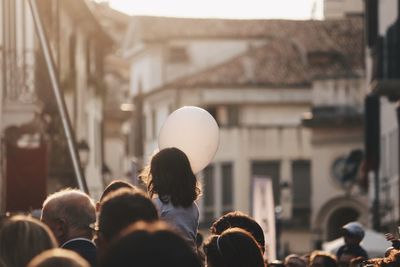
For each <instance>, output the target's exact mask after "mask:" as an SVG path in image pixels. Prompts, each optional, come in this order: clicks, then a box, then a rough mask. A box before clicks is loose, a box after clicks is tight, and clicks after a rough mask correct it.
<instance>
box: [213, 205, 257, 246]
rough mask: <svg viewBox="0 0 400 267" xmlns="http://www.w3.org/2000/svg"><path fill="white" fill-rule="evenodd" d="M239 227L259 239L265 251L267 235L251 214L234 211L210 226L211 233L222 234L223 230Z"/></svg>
mask: <svg viewBox="0 0 400 267" xmlns="http://www.w3.org/2000/svg"><path fill="white" fill-rule="evenodd" d="M232 227H238V228H241V229H244V230H246V231H247V232H249V233H250V234H251V235H252V236H253V237H254V239H255V240H256V241H257V243H258V245H259V246H260V248H261V251H262V252H263V253H264V252H265V237H264V232H263V229H262V228H261V226H260V225H259V224H258V223H257V222H256V221H255V220H254V219H253V218H251V217H250V216H248V215H246V214H244V213H242V212H240V211H232V212H229V213H227V214H225V215H224V216H222V217H220V218H219V219H218V220H216V221H215V222H214V223H213V225H212V226H211V228H210V231H211V234H214V235H220V234H222V232H223V231H225V230H227V229H229V228H232Z"/></svg>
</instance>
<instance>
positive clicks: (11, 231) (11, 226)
mask: <svg viewBox="0 0 400 267" xmlns="http://www.w3.org/2000/svg"><path fill="white" fill-rule="evenodd" d="M55 247H57V242H56V239H55V238H54V236H53V234H52V233H51V231H50V229H49V228H48V227H47V226H46V225H45V224H43V223H42V222H40V221H39V220H37V219H34V218H32V217H29V216H23V215H16V216H13V217H11V218H10V219H9V220H8V221H6V222H5V223H4V225H3V227H2V228H1V230H0V261H1V262H2V263H3V264H4V265H5V266H7V267H22V266H26V265H27V264H28V263H29V261H30V260H31V259H32V258H33V257H35V256H36V255H38V254H39V253H41V252H42V251H45V250H47V249H51V248H55Z"/></svg>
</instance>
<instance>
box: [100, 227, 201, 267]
mask: <svg viewBox="0 0 400 267" xmlns="http://www.w3.org/2000/svg"><path fill="white" fill-rule="evenodd" d="M100 266H101V267H114V266H118V267H131V266H135V267H159V266H163V267H189V266H190V267H200V266H201V265H200V262H199V260H198V258H197V256H196V255H195V253H194V252H193V250H192V249H191V248H190V247H189V245H188V244H187V243H186V241H184V239H182V237H180V236H179V234H177V233H176V232H174V231H173V230H171V229H170V228H169V227H168V226H167V224H165V223H163V222H156V223H146V222H138V223H136V224H133V225H131V226H129V227H127V228H126V229H125V230H124V231H123V232H121V234H120V235H119V237H118V238H117V239H116V240H114V242H113V243H112V244H111V246H110V248H109V250H108V251H107V254H106V255H105V257H104V259H103V261H102V262H101V264H100Z"/></svg>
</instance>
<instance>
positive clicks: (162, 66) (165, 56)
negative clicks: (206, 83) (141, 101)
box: [130, 39, 266, 95]
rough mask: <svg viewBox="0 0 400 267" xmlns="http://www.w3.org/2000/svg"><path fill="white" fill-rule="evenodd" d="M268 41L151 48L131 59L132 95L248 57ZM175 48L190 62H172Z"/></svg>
mask: <svg viewBox="0 0 400 267" xmlns="http://www.w3.org/2000/svg"><path fill="white" fill-rule="evenodd" d="M265 42H266V41H265V40H243V39H242V40H229V39H226V40H224V39H222V40H221V39H219V40H213V39H201V40H188V39H186V40H179V39H177V40H170V41H168V42H165V43H152V44H147V45H146V48H145V49H144V50H142V51H141V52H138V53H137V54H136V55H134V56H133V57H132V58H131V62H132V64H131V77H132V78H131V84H130V87H131V92H132V95H136V94H137V93H138V91H139V87H141V92H142V93H147V92H150V91H151V90H152V89H155V88H157V87H160V86H161V85H163V84H165V83H168V82H170V81H172V80H175V79H177V78H179V77H183V76H187V75H190V74H193V73H197V72H199V71H201V70H204V69H207V68H210V67H212V66H216V65H218V64H219V63H222V62H225V61H226V60H228V59H230V58H233V57H235V56H237V55H239V54H241V53H244V52H245V51H246V50H247V49H248V48H249V47H250V46H252V47H257V46H260V45H262V44H265ZM173 48H180V49H183V51H182V50H181V52H182V53H185V54H186V58H187V60H183V61H179V60H178V61H177V62H172V60H173V59H171V58H170V57H172V56H171V54H172V52H171V50H172V49H173Z"/></svg>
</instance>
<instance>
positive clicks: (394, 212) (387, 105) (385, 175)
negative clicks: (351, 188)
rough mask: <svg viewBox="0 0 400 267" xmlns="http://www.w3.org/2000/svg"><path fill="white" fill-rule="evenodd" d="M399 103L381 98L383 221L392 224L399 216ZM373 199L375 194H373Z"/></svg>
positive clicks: (380, 175)
mask: <svg viewBox="0 0 400 267" xmlns="http://www.w3.org/2000/svg"><path fill="white" fill-rule="evenodd" d="M397 107H398V104H397V103H392V102H389V101H388V100H387V98H384V97H382V98H381V114H380V121H381V143H380V145H381V164H380V174H379V177H380V178H381V184H380V189H381V207H382V213H383V216H382V223H383V224H388V223H389V224H390V223H393V221H395V220H396V219H395V218H399V186H398V184H399V150H398V148H399V138H398V137H399V126H398V122H397V117H396V113H397V111H396V110H397ZM371 197H372V198H371V199H373V196H372V195H371Z"/></svg>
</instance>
